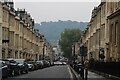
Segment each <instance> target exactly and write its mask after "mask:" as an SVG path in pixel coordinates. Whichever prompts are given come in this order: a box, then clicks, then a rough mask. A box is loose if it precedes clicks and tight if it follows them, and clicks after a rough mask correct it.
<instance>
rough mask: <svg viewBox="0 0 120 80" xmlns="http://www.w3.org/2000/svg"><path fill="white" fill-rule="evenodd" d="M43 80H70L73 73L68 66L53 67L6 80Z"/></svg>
mask: <svg viewBox="0 0 120 80" xmlns="http://www.w3.org/2000/svg"><path fill="white" fill-rule="evenodd" d="M30 78H31V79H41V78H42V79H43V78H46V79H47V78H52V79H58V78H59V79H62V80H70V79H72V73H71V71H70V69H69V67H68V66H67V65H63V66H53V67H48V68H44V69H40V70H37V71H32V72H29V73H28V74H23V75H20V76H16V77H11V78H8V79H5V80H13V79H30Z"/></svg>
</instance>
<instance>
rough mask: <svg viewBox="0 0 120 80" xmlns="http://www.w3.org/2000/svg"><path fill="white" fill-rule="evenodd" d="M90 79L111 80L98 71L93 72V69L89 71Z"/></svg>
mask: <svg viewBox="0 0 120 80" xmlns="http://www.w3.org/2000/svg"><path fill="white" fill-rule="evenodd" d="M87 77H88V80H110V79H107V78H105V77H103V76H101V75H99V74H97V73H94V72H91V71H88V76H87Z"/></svg>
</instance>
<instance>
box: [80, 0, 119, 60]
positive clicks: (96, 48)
mask: <svg viewBox="0 0 120 80" xmlns="http://www.w3.org/2000/svg"><path fill="white" fill-rule="evenodd" d="M119 19H120V1H119V2H101V4H100V5H99V6H98V7H95V8H94V9H93V11H92V16H91V20H90V22H89V24H88V27H87V28H86V30H85V31H84V34H83V38H82V39H83V40H82V41H83V44H84V45H86V46H87V48H88V55H87V58H88V59H91V58H94V59H95V60H104V61H119V60H120V50H119V49H120V33H119V31H120V29H119V27H118V26H120V20H119ZM102 57H103V58H102ZM104 57H105V58H104Z"/></svg>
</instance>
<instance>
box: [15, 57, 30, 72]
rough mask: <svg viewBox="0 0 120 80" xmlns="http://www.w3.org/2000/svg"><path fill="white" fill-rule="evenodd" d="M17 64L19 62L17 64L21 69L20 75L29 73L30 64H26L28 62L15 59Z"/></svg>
mask: <svg viewBox="0 0 120 80" xmlns="http://www.w3.org/2000/svg"><path fill="white" fill-rule="evenodd" d="M14 60H15V61H16V62H17V64H18V66H19V68H20V73H21V74H23V73H28V71H29V67H28V64H27V62H26V60H25V59H14Z"/></svg>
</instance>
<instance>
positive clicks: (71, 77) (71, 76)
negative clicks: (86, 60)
mask: <svg viewBox="0 0 120 80" xmlns="http://www.w3.org/2000/svg"><path fill="white" fill-rule="evenodd" d="M67 67H68V71H69V73H70V79H73V75H72V72H71V70H70V67H69V66H68V65H67Z"/></svg>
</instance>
